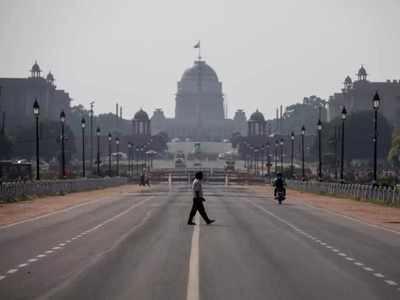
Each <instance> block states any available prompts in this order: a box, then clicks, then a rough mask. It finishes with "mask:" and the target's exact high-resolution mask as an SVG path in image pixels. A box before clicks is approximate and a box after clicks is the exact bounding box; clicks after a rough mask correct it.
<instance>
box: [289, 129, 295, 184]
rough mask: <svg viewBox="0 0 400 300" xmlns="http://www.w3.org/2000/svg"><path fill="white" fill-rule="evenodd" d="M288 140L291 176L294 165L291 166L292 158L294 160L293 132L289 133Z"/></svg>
mask: <svg viewBox="0 0 400 300" xmlns="http://www.w3.org/2000/svg"><path fill="white" fill-rule="evenodd" d="M290 142H291V153H290V176H291V177H292V178H293V176H294V166H293V160H294V132H293V131H292V133H291V134H290Z"/></svg>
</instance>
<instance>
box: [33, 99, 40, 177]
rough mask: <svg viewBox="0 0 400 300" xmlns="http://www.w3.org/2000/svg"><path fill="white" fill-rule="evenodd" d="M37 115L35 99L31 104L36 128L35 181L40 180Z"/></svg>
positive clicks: (38, 109)
mask: <svg viewBox="0 0 400 300" xmlns="http://www.w3.org/2000/svg"><path fill="white" fill-rule="evenodd" d="M39 114H40V107H39V103H38V101H37V99H35V102H34V103H33V115H34V117H35V126H36V180H40V167H39V163H40V162H39Z"/></svg>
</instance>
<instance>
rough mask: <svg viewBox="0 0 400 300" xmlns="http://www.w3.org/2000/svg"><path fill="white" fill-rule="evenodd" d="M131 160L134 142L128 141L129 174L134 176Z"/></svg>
mask: <svg viewBox="0 0 400 300" xmlns="http://www.w3.org/2000/svg"><path fill="white" fill-rule="evenodd" d="M131 160H132V143H131V142H128V175H129V176H132V169H131Z"/></svg>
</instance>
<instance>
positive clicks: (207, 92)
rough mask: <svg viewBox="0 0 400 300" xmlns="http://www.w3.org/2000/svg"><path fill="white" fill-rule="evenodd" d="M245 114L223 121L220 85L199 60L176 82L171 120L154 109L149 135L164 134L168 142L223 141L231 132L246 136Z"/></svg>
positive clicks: (211, 72) (215, 75)
mask: <svg viewBox="0 0 400 300" xmlns="http://www.w3.org/2000/svg"><path fill="white" fill-rule="evenodd" d="M246 121H247V119H246V114H245V112H244V111H243V110H238V111H236V113H235V116H234V118H233V119H228V118H226V111H225V104H224V93H223V90H222V82H221V81H220V80H219V78H218V76H217V73H216V72H215V71H214V70H213V68H211V67H210V66H209V65H208V64H207V63H206V62H205V61H204V60H202V59H201V58H199V59H198V60H196V61H195V62H194V65H193V66H192V67H190V68H188V69H187V70H186V71H185V72H184V73H183V75H182V77H181V80H180V81H179V82H178V87H177V92H176V97H175V117H174V118H167V117H166V116H165V115H164V112H163V111H162V110H161V109H160V108H158V109H156V110H155V111H154V113H153V116H152V117H151V131H152V133H154V134H156V133H158V132H166V133H167V134H168V136H169V137H170V138H179V139H191V140H196V141H223V140H224V139H230V138H231V136H232V134H233V133H234V132H239V133H241V134H242V135H245V134H246V133H247V123H246Z"/></svg>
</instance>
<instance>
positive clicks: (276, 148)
mask: <svg viewBox="0 0 400 300" xmlns="http://www.w3.org/2000/svg"><path fill="white" fill-rule="evenodd" d="M278 146H279V141H278V140H276V141H275V148H274V157H275V158H274V159H275V174H277V173H278Z"/></svg>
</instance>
